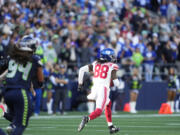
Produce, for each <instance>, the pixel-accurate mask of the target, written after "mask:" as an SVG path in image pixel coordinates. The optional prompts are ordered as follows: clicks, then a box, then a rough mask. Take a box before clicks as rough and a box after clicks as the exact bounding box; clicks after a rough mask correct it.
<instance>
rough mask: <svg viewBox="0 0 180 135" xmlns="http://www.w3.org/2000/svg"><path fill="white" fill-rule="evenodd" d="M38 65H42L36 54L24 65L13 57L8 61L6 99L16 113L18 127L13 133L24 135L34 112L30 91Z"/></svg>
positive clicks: (15, 122) (14, 134) (14, 118)
mask: <svg viewBox="0 0 180 135" xmlns="http://www.w3.org/2000/svg"><path fill="white" fill-rule="evenodd" d="M38 67H41V62H40V61H39V59H38V57H36V56H35V55H33V56H32V61H31V62H27V63H26V64H24V65H22V64H18V63H17V62H16V61H15V60H13V59H10V61H9V63H8V73H7V76H6V86H5V91H4V99H5V102H6V104H7V106H8V108H9V111H10V112H11V113H12V114H14V115H13V116H12V124H13V125H15V127H16V128H15V129H14V130H13V132H12V134H11V135H22V133H23V131H24V129H25V128H26V127H27V125H28V120H29V118H30V116H31V114H32V103H31V100H30V94H29V91H30V87H31V82H32V80H33V78H37V69H38Z"/></svg>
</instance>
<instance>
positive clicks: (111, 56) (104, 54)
mask: <svg viewBox="0 0 180 135" xmlns="http://www.w3.org/2000/svg"><path fill="white" fill-rule="evenodd" d="M100 60H102V61H108V62H114V61H115V53H114V50H113V49H111V48H106V49H103V50H102V51H101V52H100Z"/></svg>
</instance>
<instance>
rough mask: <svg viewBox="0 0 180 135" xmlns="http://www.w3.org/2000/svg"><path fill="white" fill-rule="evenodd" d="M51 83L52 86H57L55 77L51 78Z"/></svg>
mask: <svg viewBox="0 0 180 135" xmlns="http://www.w3.org/2000/svg"><path fill="white" fill-rule="evenodd" d="M50 81H51V82H52V84H54V85H57V83H56V80H55V77H54V76H50Z"/></svg>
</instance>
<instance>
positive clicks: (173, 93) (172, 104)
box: [170, 91, 176, 112]
mask: <svg viewBox="0 0 180 135" xmlns="http://www.w3.org/2000/svg"><path fill="white" fill-rule="evenodd" d="M175 97H176V91H172V97H171V103H170V104H171V111H172V112H174V100H175Z"/></svg>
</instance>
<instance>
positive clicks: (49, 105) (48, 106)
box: [47, 90, 53, 114]
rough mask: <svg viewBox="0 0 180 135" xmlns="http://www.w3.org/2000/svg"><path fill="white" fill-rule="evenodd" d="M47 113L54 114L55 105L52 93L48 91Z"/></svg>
mask: <svg viewBox="0 0 180 135" xmlns="http://www.w3.org/2000/svg"><path fill="white" fill-rule="evenodd" d="M47 98H48V99H47V111H48V114H52V113H53V112H52V103H53V99H52V91H51V90H48V91H47Z"/></svg>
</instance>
